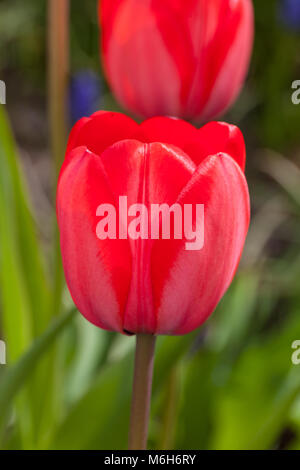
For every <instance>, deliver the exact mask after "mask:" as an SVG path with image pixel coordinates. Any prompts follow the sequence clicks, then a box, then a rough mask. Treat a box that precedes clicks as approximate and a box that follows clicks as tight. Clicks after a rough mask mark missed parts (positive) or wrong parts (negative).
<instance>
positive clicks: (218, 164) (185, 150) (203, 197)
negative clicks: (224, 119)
mask: <svg viewBox="0 0 300 470" xmlns="http://www.w3.org/2000/svg"><path fill="white" fill-rule="evenodd" d="M244 164H245V146H244V140H243V136H242V134H241V132H240V131H239V129H238V128H236V127H235V126H232V125H229V124H225V123H220V122H212V123H209V124H207V125H206V126H204V127H203V128H201V129H199V130H197V129H196V128H195V127H193V126H192V125H191V124H188V123H187V122H185V121H181V120H175V119H171V118H166V117H157V118H152V119H149V120H147V121H145V122H143V123H142V124H141V125H138V124H136V123H135V122H134V121H133V120H131V119H130V118H128V117H126V116H125V115H122V114H119V113H112V112H98V113H96V114H94V115H92V116H91V117H90V118H83V119H82V120H80V121H79V122H78V123H77V124H76V125H75V127H74V129H73V131H72V133H71V135H70V139H69V143H68V148H67V152H66V158H65V162H64V164H63V167H62V169H61V174H60V178H59V183H58V192H57V216H58V224H59V228H60V241H61V251H62V257H63V265H64V270H65V275H66V280H67V284H68V287H69V290H70V292H71V295H72V297H73V300H74V302H75V304H76V305H77V307H78V309H79V311H80V312H81V313H82V314H83V315H84V316H85V317H86V318H87V319H88V320H89V321H90V322H92V323H94V324H95V325H97V326H99V327H101V328H104V329H108V330H114V331H120V332H125V333H128V332H130V333H154V334H170V335H178V334H184V333H188V332H190V331H192V330H193V329H195V328H197V327H198V326H199V325H201V324H202V323H203V322H204V321H205V320H206V319H207V317H208V316H209V315H210V314H211V313H212V312H213V310H214V309H215V307H216V305H217V304H218V302H219V300H220V299H221V297H222V296H223V294H224V293H225V291H226V289H227V288H228V286H229V284H230V283H231V280H232V278H233V276H234V273H235V271H236V269H237V266H238V263H239V259H240V256H241V252H242V248H243V245H244V241H245V237H246V233H247V230H248V224H249V195H248V188H247V183H246V179H245V176H244V173H243V169H244ZM124 196H126V197H127V199H128V205H130V206H131V205H132V204H136V203H140V204H143V207H146V208H147V209H149V211H150V206H151V207H152V205H153V204H168V205H169V207H170V206H171V205H173V204H175V203H176V204H178V205H179V206H180V207H182V208H184V207H187V205H189V207H194V206H195V205H200V204H203V205H204V215H205V218H204V245H203V246H201V247H200V249H196V250H195V249H192V250H187V249H186V242H187V239H189V240H190V238H189V237H188V235H187V234H186V233H185V235H184V237H182V239H176V237H175V236H174V233H173V231H172V230H171V232H172V233H171V234H170V237H169V239H163V238H162V237H161V236H159V237H158V238H156V239H153V238H151V237H149V238H145V237H143V236H142V235H140V237H137V239H131V238H130V237H127V235H128V232H129V225H130V221H132V220H133V219H132V218H131V219H130V217H129V216H128V214H127V213H126V217H125V216H124V213H121V209H120V207H119V206H118V204H119V202H120V197H124ZM118 201H119V202H118ZM102 204H105V205H110V206H109V207H114V208H115V210H116V221H115V222H116V224H117V226H118V228H117V229H116V227H114V229H116V230H117V232H118V233H117V232H116V233H117V236H115V237H112V238H110V237H107V238H105V237H104V238H103V239H100V238H101V237H100V238H99V236H98V235H97V230H98V227H99V222H100V221H101V220H102V221H103V219H101V217H99V215H102V216H103V215H104V213H102V214H99V205H102ZM149 213H150V212H149ZM127 216H128V218H127ZM174 217H175V216H174ZM146 221H147V223H148V222H149V223H150V224H151V223H152V219H151V220H150V218H146ZM119 223H120V226H119ZM196 223H197V221H196V219H195V216H194V218H193V224H192V227H191V230H192V228H194V227H195V224H196ZM160 224H162V220H161V219H160ZM161 228H162V226H161V225H160V229H161ZM121 232H122V234H123V236H121V235H120V234H121ZM151 233H152V232H151ZM125 234H126V236H125Z"/></svg>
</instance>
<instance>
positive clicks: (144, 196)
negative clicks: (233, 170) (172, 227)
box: [101, 140, 195, 333]
mask: <svg viewBox="0 0 300 470" xmlns="http://www.w3.org/2000/svg"><path fill="white" fill-rule="evenodd" d="M101 160H102V162H103V166H104V168H105V173H106V175H107V178H108V181H109V183H110V187H111V188H112V192H113V193H114V195H115V199H116V200H118V198H119V196H123V195H126V196H127V197H128V200H127V202H128V207H129V206H130V205H131V204H136V203H143V204H145V205H146V207H148V208H149V204H151V203H156V204H162V203H166V204H170V205H171V204H173V203H174V202H175V201H176V199H177V197H178V195H179V193H180V192H181V190H182V188H183V187H184V186H185V185H186V184H187V182H188V181H189V179H190V178H191V175H192V174H193V172H194V171H195V166H194V164H193V162H192V161H191V160H190V159H189V158H188V156H187V155H185V154H184V153H183V152H181V151H180V150H179V149H177V148H174V147H172V146H167V145H163V144H161V143H152V144H141V143H140V142H138V141H132V140H131V141H130V140H128V141H123V142H119V143H117V144H115V145H113V146H112V147H110V148H108V149H107V150H106V151H105V152H104V153H103V154H102V156H101ZM116 168H117V169H118V171H116ZM125 225H126V226H127V221H126V222H125ZM152 245H153V241H152V240H151V239H150V237H149V239H146V240H141V239H139V240H130V246H131V251H132V259H133V267H132V282H131V288H130V292H129V295H128V301H127V306H126V310H125V313H124V320H123V328H124V329H125V330H126V331H131V332H134V333H136V332H148V333H154V332H155V328H156V316H155V312H154V310H153V302H152V280H151V277H150V256H151V249H152Z"/></svg>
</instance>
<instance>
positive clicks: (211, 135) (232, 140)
mask: <svg viewBox="0 0 300 470" xmlns="http://www.w3.org/2000/svg"><path fill="white" fill-rule="evenodd" d="M186 152H187V153H188V155H189V156H190V157H191V158H192V159H193V160H194V161H195V162H196V163H198V164H199V163H200V162H201V161H203V160H204V159H205V158H206V157H208V156H210V155H216V154H217V153H220V152H222V153H227V154H228V155H230V157H232V158H233V159H234V160H235V161H236V162H237V164H238V165H239V166H240V167H241V169H242V170H243V171H244V169H245V163H246V147H245V141H244V137H243V134H242V132H241V131H240V129H239V128H238V127H236V126H234V125H232V124H227V123H226V122H210V123H208V124H206V125H205V126H203V127H201V129H199V130H198V137H197V142H193V143H191V145H190V146H189V147H188V148H186Z"/></svg>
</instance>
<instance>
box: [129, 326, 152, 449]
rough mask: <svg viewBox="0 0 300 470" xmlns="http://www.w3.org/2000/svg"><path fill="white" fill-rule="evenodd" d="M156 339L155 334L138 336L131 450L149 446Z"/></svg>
mask: <svg viewBox="0 0 300 470" xmlns="http://www.w3.org/2000/svg"><path fill="white" fill-rule="evenodd" d="M155 340H156V338H155V336H154V335H147V334H138V335H137V336H136V352H135V363H134V378H133V391H132V406H131V419H130V432H129V449H130V450H144V449H146V447H147V437H148V424H149V414H150V403H151V388H152V374H153V362H154V349H155Z"/></svg>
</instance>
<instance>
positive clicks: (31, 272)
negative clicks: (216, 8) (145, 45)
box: [0, 0, 300, 449]
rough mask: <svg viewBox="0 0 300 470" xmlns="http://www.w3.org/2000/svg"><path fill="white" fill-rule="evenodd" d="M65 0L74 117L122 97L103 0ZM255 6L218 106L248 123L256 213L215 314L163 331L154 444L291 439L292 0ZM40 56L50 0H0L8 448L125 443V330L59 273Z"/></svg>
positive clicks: (296, 264)
mask: <svg viewBox="0 0 300 470" xmlns="http://www.w3.org/2000/svg"><path fill="white" fill-rule="evenodd" d="M70 3H71V19H70V48H71V52H70V58H71V63H70V77H69V78H70V80H69V90H68V102H69V110H70V111H69V120H70V123H71V122H75V121H76V120H77V119H79V118H80V117H81V116H82V115H86V114H90V113H92V112H93V111H95V110H96V109H100V108H102V109H113V110H118V109H119V108H118V106H117V104H116V103H115V101H114V99H113V97H112V95H111V94H110V92H109V89H108V86H107V84H106V82H105V78H104V76H103V72H102V71H101V68H100V67H101V65H100V60H99V48H98V42H99V39H98V37H99V27H98V23H97V14H96V8H97V2H96V0H85V2H82V1H80V0H72V1H71V2H70ZM254 6H255V17H256V36H255V47H254V54H253V58H252V64H251V69H250V73H249V77H248V80H247V82H246V85H245V87H244V90H243V92H242V94H241V95H240V98H239V99H238V101H237V102H236V104H235V106H234V107H233V108H232V109H231V110H230V112H229V113H228V114H227V115H226V116H223V117H222V119H223V120H226V121H229V122H232V123H235V124H237V125H238V126H239V127H240V128H241V129H242V131H243V134H244V136H245V140H246V145H247V168H246V175H247V179H248V182H249V187H250V195H251V200H252V223H251V228H250V232H249V235H248V239H247V242H246V247H245V251H244V255H243V259H242V262H241V265H240V268H239V271H238V274H237V276H236V278H235V280H234V282H233V284H232V285H231V287H230V289H229V291H228V292H227V294H226V295H225V297H224V298H223V300H222V301H221V303H220V305H219V306H218V308H217V310H216V312H215V313H214V315H213V316H212V317H211V318H210V320H209V321H208V322H207V323H206V324H205V325H204V327H202V328H201V329H200V330H198V331H196V332H194V333H193V334H190V335H187V336H184V337H174V338H173V337H163V338H159V340H158V345H157V354H156V360H155V371H154V384H153V401H152V413H151V424H150V438H149V445H150V448H152V449H300V364H299V365H295V364H293V363H292V360H291V357H292V353H293V349H292V343H293V342H294V341H295V340H300V289H299V280H300V250H299V248H300V104H299V105H295V104H293V103H292V99H291V97H292V93H293V92H294V91H295V90H293V89H292V83H293V82H294V81H295V80H297V79H298V80H300V47H299V46H300V1H299V0H268V1H267V2H262V1H261V0H256V1H254ZM47 60H48V54H47V2H46V1H45V0H39V1H37V0H27V1H26V2H24V1H23V0H0V80H3V81H5V83H6V105H0V282H1V283H0V339H1V340H3V341H5V342H6V348H7V350H6V361H7V364H6V365H0V442H1V448H3V449H125V448H126V447H127V430H128V419H129V405H130V392H131V381H132V362H133V350H134V338H127V337H122V336H121V335H115V334H112V333H107V332H104V331H101V330H98V329H97V328H96V327H93V326H92V325H90V324H88V322H86V321H85V320H84V319H83V318H82V317H81V316H80V315H79V314H78V312H75V311H74V309H73V304H72V301H71V300H70V297H69V294H68V292H67V290H66V289H65V288H64V287H63V289H62V295H60V289H59V288H58V287H57V282H58V281H57V280H58V279H59V278H60V276H61V273H60V268H59V263H57V262H56V261H55V253H56V252H57V249H56V248H55V238H56V234H55V228H53V227H55V203H54V191H55V183H56V178H55V173H54V170H53V157H52V153H51V150H50V149H51V142H50V138H49V135H50V133H49V119H48V114H49V113H48V105H47V103H48V98H49V96H48V89H47ZM53 245H54V247H53ZM299 357H300V355H299Z"/></svg>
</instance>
